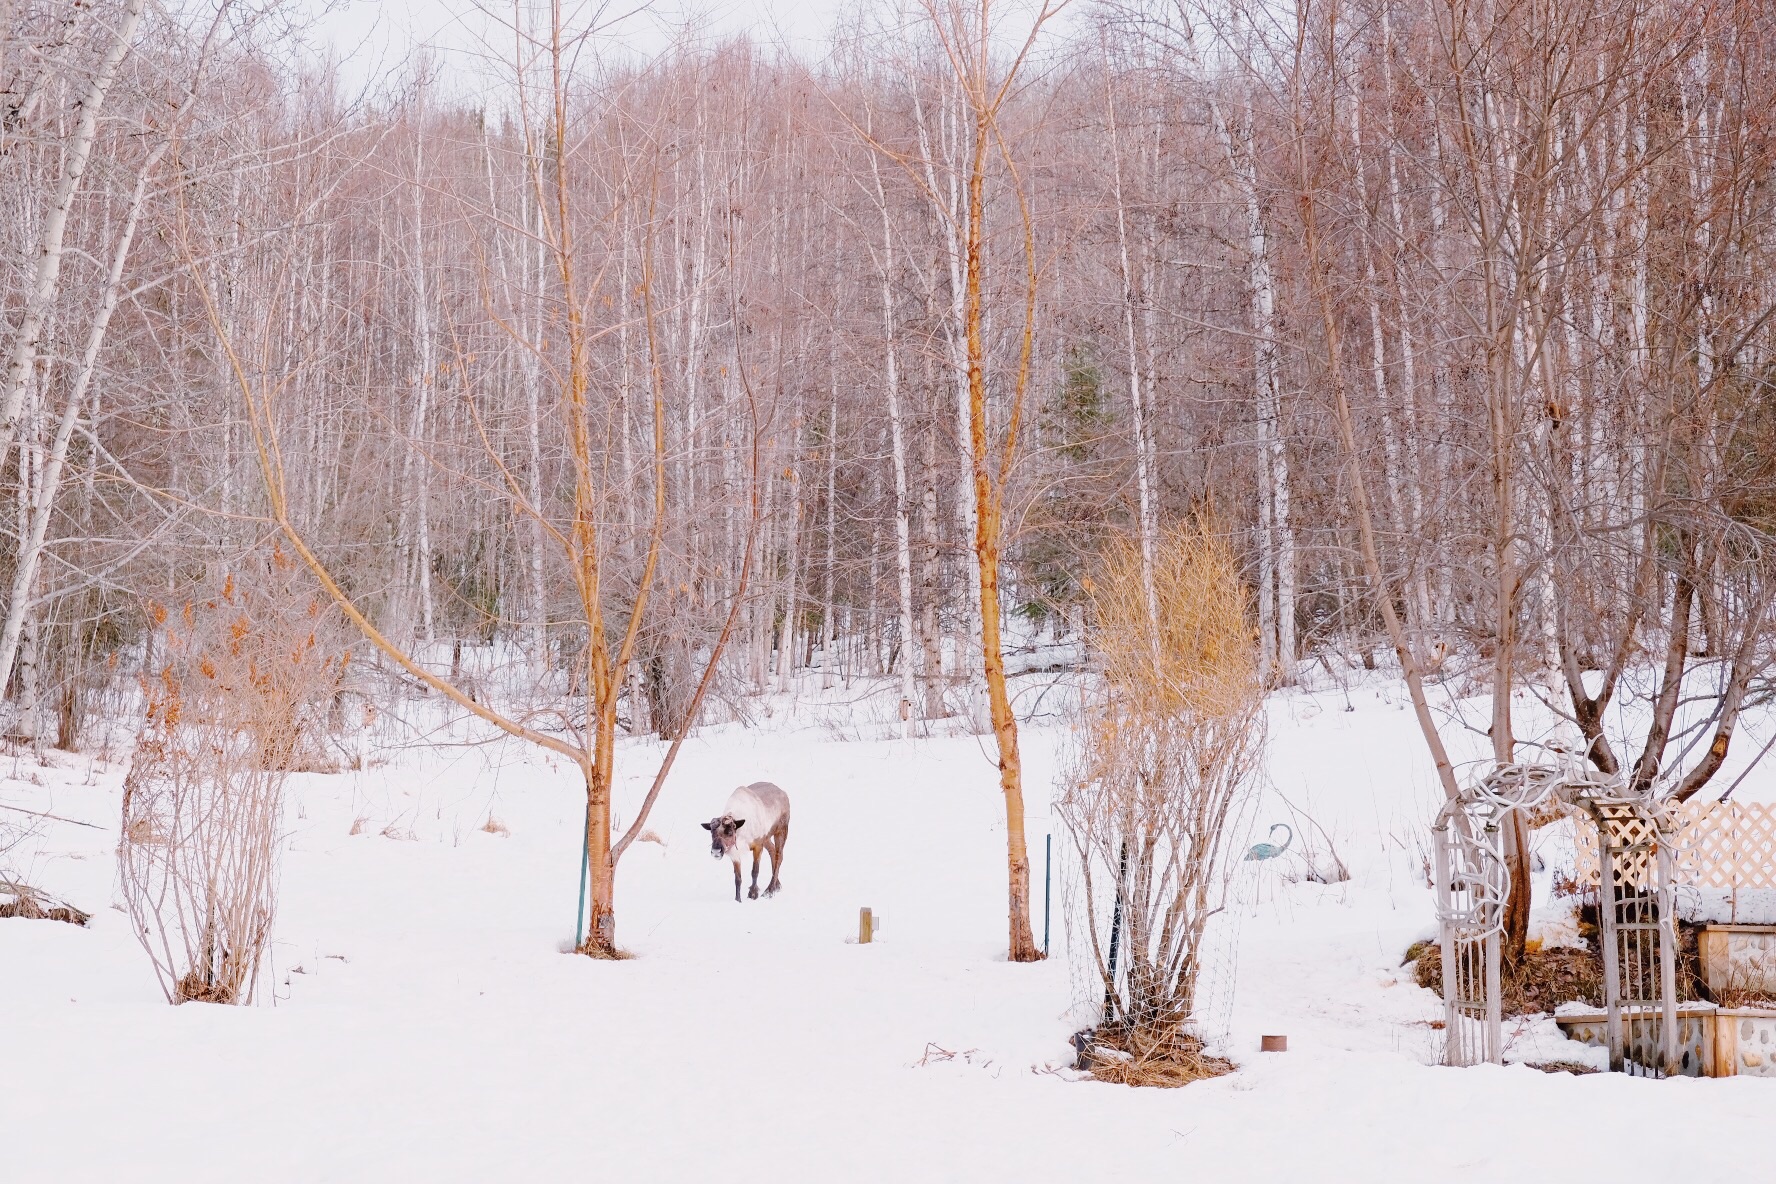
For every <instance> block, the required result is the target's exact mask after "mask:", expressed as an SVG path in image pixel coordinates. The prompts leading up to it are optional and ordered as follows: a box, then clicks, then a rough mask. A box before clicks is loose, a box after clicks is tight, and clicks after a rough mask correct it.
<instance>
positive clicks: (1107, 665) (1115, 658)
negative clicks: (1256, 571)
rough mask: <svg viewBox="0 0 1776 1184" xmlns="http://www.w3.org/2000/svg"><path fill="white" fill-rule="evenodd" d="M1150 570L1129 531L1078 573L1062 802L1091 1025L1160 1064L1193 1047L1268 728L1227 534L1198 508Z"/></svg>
mask: <svg viewBox="0 0 1776 1184" xmlns="http://www.w3.org/2000/svg"><path fill="white" fill-rule="evenodd" d="M1153 584H1154V588H1153V592H1154V595H1153V596H1152V597H1151V599H1150V598H1149V597H1148V595H1147V593H1146V590H1145V587H1144V582H1143V565H1142V556H1141V552H1140V549H1139V548H1138V546H1136V545H1135V544H1134V543H1132V542H1127V541H1124V542H1120V543H1117V544H1115V545H1113V546H1111V547H1110V548H1109V549H1108V551H1107V552H1106V553H1105V554H1104V556H1103V558H1102V561H1101V563H1100V565H1099V569H1098V570H1097V572H1096V573H1095V574H1094V575H1093V576H1092V578H1091V579H1090V581H1089V582H1088V584H1087V596H1088V601H1089V608H1090V620H1089V623H1088V634H1087V637H1088V641H1089V644H1090V646H1091V648H1092V651H1093V653H1094V655H1095V656H1096V658H1097V659H1098V661H1099V662H1100V663H1101V667H1102V672H1103V679H1102V683H1101V685H1100V686H1099V688H1098V690H1097V691H1096V692H1095V693H1093V694H1090V695H1088V696H1087V698H1086V700H1085V702H1084V704H1083V706H1082V718H1081V719H1080V721H1079V726H1078V728H1077V730H1076V739H1075V745H1074V748H1073V751H1072V752H1071V753H1070V755H1069V757H1068V758H1067V761H1066V766H1065V768H1064V771H1063V785H1064V789H1063V796H1062V798H1061V800H1060V803H1059V811H1060V814H1061V816H1062V819H1063V821H1064V823H1065V825H1066V826H1067V828H1068V829H1069V831H1070V832H1071V834H1072V837H1073V841H1074V843H1075V845H1076V847H1077V850H1078V854H1079V858H1080V863H1081V866H1082V869H1083V889H1084V892H1083V896H1082V899H1081V905H1082V907H1083V911H1084V914H1085V915H1084V918H1083V920H1084V927H1085V929H1086V931H1087V932H1088V933H1089V935H1090V938H1091V952H1092V956H1093V958H1094V959H1095V962H1096V970H1097V978H1098V980H1099V981H1100V982H1101V985H1102V988H1103V990H1104V991H1105V993H1106V998H1107V1000H1108V1005H1107V1007H1106V1010H1105V1014H1104V1017H1103V1022H1102V1025H1101V1026H1100V1029H1099V1039H1100V1040H1101V1041H1105V1042H1108V1043H1110V1044H1112V1045H1113V1046H1114V1047H1116V1048H1117V1049H1119V1050H1121V1051H1122V1052H1123V1053H1126V1054H1130V1055H1132V1056H1133V1058H1134V1059H1135V1060H1136V1061H1143V1060H1150V1061H1153V1062H1155V1063H1158V1062H1161V1061H1171V1062H1176V1061H1178V1060H1180V1059H1184V1060H1195V1059H1199V1057H1200V1041H1199V1040H1198V1039H1197V1035H1196V1033H1195V1027H1196V1025H1195V1021H1196V1019H1197V1003H1198V987H1199V982H1200V980H1201V976H1202V972H1203V969H1204V957H1205V953H1206V951H1205V946H1204V933H1205V928H1206V926H1207V925H1208V922H1209V920H1210V918H1211V917H1213V916H1214V915H1215V914H1216V913H1217V912H1218V911H1220V909H1221V908H1222V906H1223V904H1224V903H1225V901H1226V898H1227V888H1228V883H1229V880H1230V878H1231V876H1232V874H1233V872H1234V870H1235V869H1236V868H1237V867H1238V860H1239V857H1240V854H1241V853H1240V851H1239V850H1237V849H1235V847H1234V846H1233V843H1234V842H1235V836H1234V834H1233V831H1234V829H1235V828H1234V827H1233V826H1232V823H1233V822H1234V821H1235V820H1236V818H1237V817H1238V816H1239V814H1240V811H1241V807H1242V806H1243V805H1244V804H1245V803H1246V802H1247V800H1248V799H1249V795H1250V791H1251V790H1252V788H1253V786H1254V783H1255V781H1256V778H1257V777H1258V775H1259V773H1260V771H1261V769H1262V764H1263V758H1264V741H1265V729H1264V717H1263V713H1262V707H1263V685H1262V682H1261V678H1260V672H1259V662H1258V647H1257V637H1256V631H1255V629H1254V628H1253V625H1252V621H1251V613H1250V611H1249V598H1248V593H1247V589H1246V587H1245V585H1244V583H1243V582H1242V580H1241V578H1240V573H1239V567H1238V563H1237V560H1236V557H1235V555H1234V553H1233V550H1232V548H1231V546H1230V545H1229V544H1228V542H1227V540H1226V539H1225V538H1224V537H1222V536H1220V535H1219V534H1217V533H1216V531H1215V530H1214V528H1213V525H1212V523H1211V522H1209V521H1207V520H1204V519H1199V520H1197V521H1194V522H1191V523H1189V524H1183V525H1177V526H1174V527H1171V528H1169V529H1167V530H1166V531H1164V532H1163V534H1162V537H1161V538H1160V539H1159V540H1158V545H1157V547H1156V549H1155V562H1154V564H1153ZM1150 606H1151V607H1150ZM1156 615H1157V620H1156V619H1155V617H1156ZM1118 915H1119V916H1120V923H1121V932H1120V934H1119V935H1118V936H1117V938H1116V944H1117V947H1118V960H1119V966H1118V968H1117V973H1116V975H1115V976H1114V977H1113V976H1112V974H1111V967H1110V953H1109V951H1110V945H1111V941H1112V930H1113V923H1114V920H1115V919H1116V918H1117V917H1118Z"/></svg>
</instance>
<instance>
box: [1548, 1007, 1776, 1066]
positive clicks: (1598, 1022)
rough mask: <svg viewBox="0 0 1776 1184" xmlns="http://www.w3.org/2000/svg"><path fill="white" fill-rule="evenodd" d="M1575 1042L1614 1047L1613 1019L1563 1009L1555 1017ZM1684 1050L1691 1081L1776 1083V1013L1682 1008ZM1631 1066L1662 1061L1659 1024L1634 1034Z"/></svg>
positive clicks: (1679, 1012) (1645, 1025)
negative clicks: (1770, 1080) (1722, 1079)
mask: <svg viewBox="0 0 1776 1184" xmlns="http://www.w3.org/2000/svg"><path fill="white" fill-rule="evenodd" d="M1554 1022H1555V1023H1557V1024H1559V1025H1560V1027H1561V1030H1562V1031H1564V1032H1565V1033H1566V1034H1567V1036H1568V1037H1569V1038H1570V1039H1573V1040H1577V1041H1579V1042H1580V1043H1581V1044H1592V1045H1596V1046H1597V1047H1599V1048H1607V1047H1608V1046H1609V1035H1608V1033H1609V1016H1608V1015H1607V1014H1605V1013H1604V1012H1602V1011H1599V1010H1594V1009H1581V1008H1563V1009H1562V1010H1561V1011H1560V1012H1559V1013H1558V1014H1556V1015H1555V1017H1554ZM1677 1025H1678V1038H1679V1039H1678V1047H1679V1049H1680V1050H1681V1053H1680V1055H1681V1057H1682V1060H1683V1075H1684V1076H1685V1077H1741V1076H1743V1077H1776V1008H1768V1007H1720V1008H1717V1007H1715V1005H1714V1004H1712V1003H1680V1004H1678V1005H1677ZM1630 1032H1631V1036H1630V1040H1631V1043H1630V1047H1629V1049H1628V1056H1629V1059H1630V1060H1634V1061H1638V1062H1640V1063H1641V1064H1651V1063H1652V1062H1653V1061H1654V1060H1656V1059H1657V1055H1658V1053H1657V1050H1658V1046H1659V1021H1658V1019H1657V1018H1654V1019H1653V1020H1652V1022H1651V1023H1636V1024H1633V1025H1632V1026H1631V1028H1630Z"/></svg>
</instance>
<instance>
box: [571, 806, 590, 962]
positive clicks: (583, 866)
mask: <svg viewBox="0 0 1776 1184" xmlns="http://www.w3.org/2000/svg"><path fill="white" fill-rule="evenodd" d="M591 868H592V803H591V802H587V803H586V820H585V822H584V823H583V824H582V825H581V826H580V906H579V907H578V908H576V909H575V910H574V949H576V950H577V949H579V948H580V942H581V941H582V939H583V937H584V935H585V929H584V928H583V927H584V925H585V924H586V876H587V874H588V873H589V872H590V871H591Z"/></svg>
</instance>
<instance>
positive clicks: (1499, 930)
mask: <svg viewBox="0 0 1776 1184" xmlns="http://www.w3.org/2000/svg"><path fill="white" fill-rule="evenodd" d="M1550 806H1552V807H1556V808H1559V809H1563V810H1565V811H1566V812H1568V813H1572V814H1578V815H1583V816H1584V817H1586V818H1588V819H1589V820H1590V822H1591V823H1592V825H1593V826H1594V827H1595V832H1594V833H1595V835H1596V841H1597V861H1598V864H1599V866H1600V868H1601V875H1600V886H1599V891H1598V928H1599V944H1600V945H1601V947H1602V955H1603V979H1604V984H1603V985H1604V1006H1605V1009H1606V1012H1607V1017H1608V1018H1607V1032H1608V1044H1609V1059H1610V1068H1611V1069H1613V1070H1615V1071H1617V1072H1624V1073H1630V1074H1635V1075H1639V1076H1649V1077H1664V1076H1672V1075H1676V1074H1677V1073H1678V1072H1679V1071H1680V1067H1681V1059H1680V1055H1679V1050H1678V1040H1679V1032H1678V1022H1677V934H1676V921H1675V918H1676V910H1675V906H1674V901H1673V884H1674V880H1675V875H1674V866H1675V860H1674V852H1675V849H1676V842H1675V839H1676V835H1675V829H1676V828H1675V826H1674V825H1673V824H1672V822H1671V821H1670V816H1669V815H1668V813H1667V812H1666V811H1665V810H1664V809H1663V808H1662V807H1661V805H1660V804H1659V803H1658V801H1657V799H1656V798H1655V797H1653V796H1652V795H1650V794H1648V795H1641V794H1636V793H1633V792H1630V791H1629V790H1628V789H1627V787H1626V786H1625V785H1624V784H1623V783H1622V782H1621V780H1620V779H1619V778H1614V777H1606V776H1605V775H1603V774H1600V773H1597V772H1594V771H1593V770H1591V769H1589V768H1586V767H1583V766H1576V765H1567V766H1560V765H1535V764H1504V765H1497V766H1494V767H1493V768H1492V770H1491V771H1490V772H1488V773H1487V774H1486V775H1485V776H1484V777H1482V778H1480V779H1479V780H1478V781H1476V782H1474V783H1472V784H1471V785H1469V786H1468V787H1467V789H1465V790H1464V791H1463V792H1462V794H1461V796H1459V797H1457V798H1455V799H1452V800H1450V801H1448V802H1446V803H1444V806H1443V808H1442V810H1440V811H1439V812H1438V814H1437V820H1436V822H1435V823H1434V825H1433V828H1432V852H1433V861H1434V862H1433V873H1434V875H1435V878H1436V892H1437V928H1438V943H1439V946H1440V952H1441V954H1442V962H1443V1008H1444V1033H1445V1046H1444V1055H1443V1063H1444V1064H1446V1065H1480V1064H1497V1063H1499V1062H1500V1061H1501V1060H1502V1059H1503V1055H1504V1020H1503V1014H1502V1008H1503V988H1502V983H1501V978H1502V969H1503V968H1502V965H1501V956H1502V939H1503V936H1504V916H1505V902H1506V900H1507V899H1508V898H1509V897H1510V894H1511V874H1510V869H1509V866H1508V865H1507V864H1506V862H1505V857H1504V847H1503V844H1504V836H1505V823H1506V821H1507V820H1508V819H1509V818H1510V816H1511V813H1512V812H1513V811H1518V810H1521V811H1524V812H1526V813H1535V812H1539V811H1543V810H1545V809H1547V808H1548V807H1550Z"/></svg>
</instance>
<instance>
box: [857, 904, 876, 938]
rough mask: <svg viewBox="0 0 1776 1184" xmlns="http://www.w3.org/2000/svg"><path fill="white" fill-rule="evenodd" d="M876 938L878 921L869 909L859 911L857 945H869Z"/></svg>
mask: <svg viewBox="0 0 1776 1184" xmlns="http://www.w3.org/2000/svg"><path fill="white" fill-rule="evenodd" d="M875 937H876V919H875V917H874V916H873V915H871V913H870V911H869V910H868V909H858V910H857V944H858V945H864V946H867V945H869V943H870V942H872V941H874V940H875Z"/></svg>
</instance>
